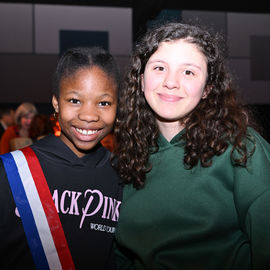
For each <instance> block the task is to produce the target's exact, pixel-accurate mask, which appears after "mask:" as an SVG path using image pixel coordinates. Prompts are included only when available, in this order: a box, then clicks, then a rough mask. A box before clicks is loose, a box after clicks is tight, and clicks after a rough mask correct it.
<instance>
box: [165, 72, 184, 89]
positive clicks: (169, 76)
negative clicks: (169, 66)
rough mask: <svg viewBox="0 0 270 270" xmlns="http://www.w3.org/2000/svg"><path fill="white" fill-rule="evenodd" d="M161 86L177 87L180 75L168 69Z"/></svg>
mask: <svg viewBox="0 0 270 270" xmlns="http://www.w3.org/2000/svg"><path fill="white" fill-rule="evenodd" d="M163 86H164V87H166V88H168V89H169V90H172V89H175V88H176V89H178V88H179V87H180V76H179V74H177V72H174V71H172V70H169V71H168V72H167V73H166V76H165V77H164V81H163Z"/></svg>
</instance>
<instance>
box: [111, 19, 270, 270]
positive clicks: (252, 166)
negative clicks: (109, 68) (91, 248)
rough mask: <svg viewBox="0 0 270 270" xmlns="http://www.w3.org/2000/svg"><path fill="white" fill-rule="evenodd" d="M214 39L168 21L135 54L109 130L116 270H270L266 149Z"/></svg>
mask: <svg viewBox="0 0 270 270" xmlns="http://www.w3.org/2000/svg"><path fill="white" fill-rule="evenodd" d="M218 41H219V39H218V37H217V36H216V35H211V34H210V32H208V31H206V30H204V29H202V28H201V27H197V26H192V25H188V24H181V23H168V24H165V25H163V26H160V27H157V28H156V29H151V30H149V32H147V33H146V35H145V36H144V37H143V38H142V39H141V40H140V41H139V42H138V44H137V46H136V48H135V51H134V53H133V56H132V59H131V66H130V69H129V71H128V73H127V76H126V81H125V86H124V89H123V93H122V95H121V100H120V103H119V114H118V117H117V121H116V127H115V131H114V132H115V133H114V134H115V136H116V144H117V146H118V148H117V149H116V152H115V154H116V155H117V156H118V158H119V159H118V163H117V168H118V172H119V174H120V176H121V177H122V178H123V179H124V180H125V182H126V186H125V188H124V195H123V203H122V207H121V215H120V219H119V223H118V227H117V233H116V240H117V245H118V252H117V254H118V263H119V268H118V269H136V270H138V269H147V270H149V269H155V270H157V269H159V270H161V269H170V270H176V269H177V270H178V269H181V270H188V269H193V270H198V269H203V270H210V269H211V270H217V269H219V270H222V269H224V270H225V269H226V270H229V269H230V270H232V269H234V270H239V269H245V270H247V269H253V270H254V269H256V270H267V269H270V230H269V226H270V214H269V213H270V145H269V144H268V143H267V142H266V141H265V140H264V139H263V138H262V137H261V136H260V135H259V134H258V133H257V132H256V131H255V130H254V129H253V128H251V123H250V118H249V116H248V113H247V112H246V111H245V110H244V109H243V107H242V106H240V104H239V103H238V101H237V99H236V91H235V88H234V86H233V84H232V80H231V76H230V74H229V72H228V71H227V69H226V66H225V60H224V57H223V54H222V50H221V49H220V47H219V42H218Z"/></svg>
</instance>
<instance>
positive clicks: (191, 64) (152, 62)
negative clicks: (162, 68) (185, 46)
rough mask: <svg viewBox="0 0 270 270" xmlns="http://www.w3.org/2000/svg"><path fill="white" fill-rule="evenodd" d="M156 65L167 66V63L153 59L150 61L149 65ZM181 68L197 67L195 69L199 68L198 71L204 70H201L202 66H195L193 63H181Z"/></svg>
mask: <svg viewBox="0 0 270 270" xmlns="http://www.w3.org/2000/svg"><path fill="white" fill-rule="evenodd" d="M154 63H163V64H167V62H166V61H163V60H160V59H156V60H155V59H153V60H150V61H149V62H148V64H154ZM180 66H191V67H195V68H197V69H199V70H202V68H201V67H200V66H198V65H196V64H193V63H181V64H180Z"/></svg>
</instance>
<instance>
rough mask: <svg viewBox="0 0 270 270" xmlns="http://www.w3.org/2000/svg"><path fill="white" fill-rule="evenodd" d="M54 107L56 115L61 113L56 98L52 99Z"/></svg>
mask: <svg viewBox="0 0 270 270" xmlns="http://www.w3.org/2000/svg"><path fill="white" fill-rule="evenodd" d="M52 105H53V108H54V110H55V112H56V113H59V105H58V99H57V98H56V96H53V97H52Z"/></svg>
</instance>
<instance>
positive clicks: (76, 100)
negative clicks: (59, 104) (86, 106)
mask: <svg viewBox="0 0 270 270" xmlns="http://www.w3.org/2000/svg"><path fill="white" fill-rule="evenodd" d="M69 102H70V103H74V104H79V103H80V101H79V100H78V99H76V98H71V99H70V100H69Z"/></svg>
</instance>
